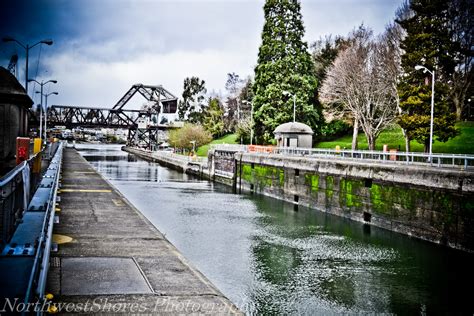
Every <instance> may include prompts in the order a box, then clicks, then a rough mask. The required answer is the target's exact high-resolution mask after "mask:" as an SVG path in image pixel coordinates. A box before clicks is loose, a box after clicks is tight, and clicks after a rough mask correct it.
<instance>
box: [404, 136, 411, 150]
mask: <svg viewBox="0 0 474 316" xmlns="http://www.w3.org/2000/svg"><path fill="white" fill-rule="evenodd" d="M405 148H406V152H407V153H409V152H410V151H411V146H410V139H409V138H408V136H406V134H405Z"/></svg>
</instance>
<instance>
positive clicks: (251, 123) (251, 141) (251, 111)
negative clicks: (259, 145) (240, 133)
mask: <svg viewBox="0 0 474 316" xmlns="http://www.w3.org/2000/svg"><path fill="white" fill-rule="evenodd" d="M242 103H244V104H250V106H251V108H250V145H253V102H251V101H247V100H243V101H242Z"/></svg>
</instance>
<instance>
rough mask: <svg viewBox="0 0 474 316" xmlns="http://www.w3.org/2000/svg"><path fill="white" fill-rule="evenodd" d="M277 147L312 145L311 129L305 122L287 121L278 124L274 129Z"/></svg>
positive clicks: (308, 146) (306, 146)
mask: <svg viewBox="0 0 474 316" xmlns="http://www.w3.org/2000/svg"><path fill="white" fill-rule="evenodd" d="M273 134H275V138H276V140H277V146H278V147H302V148H311V147H312V146H313V134H314V133H313V130H312V129H311V127H309V126H308V125H306V124H303V123H299V122H289V123H284V124H281V125H280V126H278V127H277V128H276V129H275V131H274V132H273Z"/></svg>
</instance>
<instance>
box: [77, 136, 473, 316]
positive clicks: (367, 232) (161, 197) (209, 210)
mask: <svg viewBox="0 0 474 316" xmlns="http://www.w3.org/2000/svg"><path fill="white" fill-rule="evenodd" d="M78 147H80V148H79V150H80V152H81V154H82V155H83V156H84V157H85V158H86V159H87V160H88V161H90V163H91V164H92V165H93V167H94V168H95V169H96V170H98V171H99V172H100V173H101V174H102V175H103V176H104V177H106V178H107V179H109V180H110V181H111V182H112V183H113V185H115V186H116V187H117V188H118V189H119V190H120V192H122V194H124V195H125V196H126V197H127V199H128V200H130V201H131V202H132V203H133V204H134V205H135V206H136V207H137V208H138V209H139V210H140V211H141V212H142V213H143V214H144V215H145V216H146V217H147V218H148V219H149V220H150V221H151V222H152V223H153V224H154V225H155V226H156V227H157V228H158V229H159V230H160V231H161V232H162V233H164V234H165V235H166V237H167V238H168V239H169V240H170V241H171V242H172V243H173V244H174V245H175V246H176V247H177V248H178V249H179V250H180V251H181V252H182V253H183V254H184V256H185V257H186V258H188V259H189V261H191V262H192V263H193V265H194V266H196V267H197V268H198V269H199V270H200V271H201V272H202V273H203V274H204V275H206V277H207V278H209V279H210V280H211V281H212V282H213V283H214V284H215V285H216V286H217V287H218V288H219V290H220V291H222V292H223V293H224V294H225V295H226V296H227V297H228V298H230V299H231V300H232V301H233V302H234V303H235V304H236V305H237V306H238V307H239V308H240V309H242V310H243V311H245V312H246V313H247V314H250V315H253V314H279V315H281V314H284V315H288V314H292V315H327V314H341V313H343V314H360V313H394V314H400V315H406V314H469V315H472V314H473V311H474V289H473V285H474V273H473V269H474V255H473V254H468V253H464V252H461V251H457V250H452V249H448V248H445V247H441V246H438V245H434V244H430V243H427V242H423V241H419V240H416V239H412V238H409V237H407V236H403V235H399V234H395V233H391V232H389V231H386V230H382V229H377V228H376V227H369V226H365V225H363V224H362V223H355V222H352V221H350V220H346V219H342V218H338V217H335V216H332V215H328V214H325V213H323V212H319V211H316V210H310V209H307V208H303V207H300V208H299V210H298V211H295V210H294V209H293V205H291V204H288V203H285V202H282V201H278V200H275V199H272V198H267V197H262V196H258V195H249V194H242V195H236V194H232V192H231V190H230V189H229V188H228V187H226V186H222V185H219V184H213V183H211V182H208V181H200V180H198V179H196V178H194V177H191V176H187V175H184V174H182V173H179V172H176V171H173V170H170V169H167V168H165V167H162V166H160V165H159V164H156V163H151V162H147V161H144V160H141V159H138V158H136V157H134V156H133V155H129V154H127V153H125V152H122V151H120V146H115V145H81V146H78Z"/></svg>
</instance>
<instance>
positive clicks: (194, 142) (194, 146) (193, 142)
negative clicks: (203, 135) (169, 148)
mask: <svg viewBox="0 0 474 316" xmlns="http://www.w3.org/2000/svg"><path fill="white" fill-rule="evenodd" d="M190 143H191V144H193V155H194V152H195V150H196V141H195V140H192V141H190Z"/></svg>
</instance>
